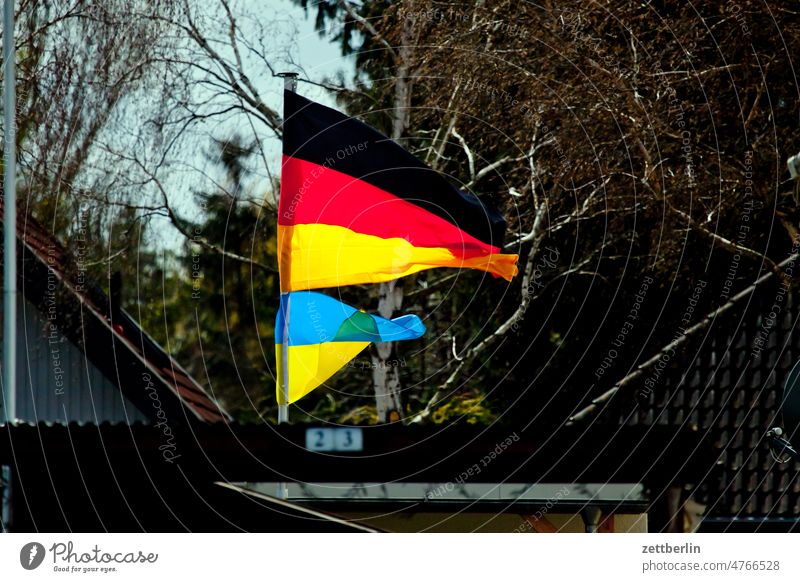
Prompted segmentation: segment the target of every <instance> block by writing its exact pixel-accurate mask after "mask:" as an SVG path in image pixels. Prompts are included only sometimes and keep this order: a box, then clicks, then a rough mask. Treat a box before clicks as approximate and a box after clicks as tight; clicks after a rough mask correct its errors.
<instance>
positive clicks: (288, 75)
mask: <svg viewBox="0 0 800 582" xmlns="http://www.w3.org/2000/svg"><path fill="white" fill-rule="evenodd" d="M299 76H300V75H299V74H298V73H292V72H291V71H283V72H282V73H278V77H281V78H282V79H283V88H284V89H285V90H286V91H291V92H292V93H294V92H295V91H296V90H297V77H299Z"/></svg>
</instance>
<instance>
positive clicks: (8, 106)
mask: <svg viewBox="0 0 800 582" xmlns="http://www.w3.org/2000/svg"><path fill="white" fill-rule="evenodd" d="M14 53H15V46H14V2H12V1H11V0H6V1H5V2H4V3H3V58H4V62H3V68H4V69H5V70H4V71H3V97H4V107H5V111H4V127H3V132H4V141H5V148H4V150H3V163H4V171H3V198H4V200H3V202H4V204H3V207H4V209H5V216H4V224H3V228H4V233H3V244H4V248H3V402H2V405H3V407H4V410H3V413H4V414H3V415H2V416H3V417H5V421H6V422H7V423H9V424H11V423H14V422H15V421H16V418H17V410H16V408H17V404H16V397H17V166H16V161H17V154H16V149H17V137H16V115H15V112H16V104H15V101H16V94H15V93H16V80H15V72H14V58H15V57H14ZM0 420H2V418H0Z"/></svg>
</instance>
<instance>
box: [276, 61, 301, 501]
mask: <svg viewBox="0 0 800 582" xmlns="http://www.w3.org/2000/svg"><path fill="white" fill-rule="evenodd" d="M278 76H279V77H283V88H284V90H285V91H291V92H292V93H294V92H295V91H296V90H297V73H279V74H278ZM290 297H291V296H290V295H289V294H288V293H287V295H286V309H285V311H284V313H283V343H282V345H281V362H282V368H283V385H282V391H283V402H284V404H278V424H279V425H280V424H284V423H287V424H288V422H289V405H288V404H287V403H288V402H289V312H290V308H289V303H290V301H289V298H290ZM278 497H279V498H280V499H288V497H289V485H288V483H278Z"/></svg>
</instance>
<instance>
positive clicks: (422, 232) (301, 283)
mask: <svg viewBox="0 0 800 582" xmlns="http://www.w3.org/2000/svg"><path fill="white" fill-rule="evenodd" d="M284 100H285V101H284V107H285V110H284V112H285V121H284V136H283V167H282V174H281V176H282V177H281V194H280V203H279V208H278V249H279V254H280V266H281V268H280V275H281V291H282V292H284V293H285V292H290V291H298V290H306V289H316V288H323V287H339V286H344V285H353V284H364V283H380V282H382V281H389V280H392V279H396V278H398V277H402V276H405V275H410V274H411V273H416V272H418V271H422V270H424V269H431V268H435V267H455V268H469V269H479V270H482V271H487V272H489V273H491V274H493V275H495V276H499V277H503V278H504V279H508V280H510V279H511V278H512V277H513V276H514V275H515V274H516V273H517V266H516V262H517V255H511V254H502V252H501V246H502V242H503V236H504V234H505V229H506V222H505V219H504V218H503V217H502V216H501V215H500V214H499V213H498V212H497V211H496V210H494V209H492V208H490V207H489V206H487V205H485V204H483V203H482V202H481V201H480V200H479V199H478V198H477V197H476V196H474V195H472V194H469V193H466V192H462V191H459V190H458V189H457V188H455V187H453V186H452V185H451V184H450V183H449V182H448V181H447V180H446V179H445V178H444V177H442V176H441V175H440V174H439V173H437V172H435V171H434V170H432V169H431V168H429V167H428V166H426V165H425V164H424V163H422V162H421V161H419V160H418V159H417V158H415V157H414V156H413V155H412V154H410V153H409V152H407V151H406V150H405V149H403V148H402V147H401V146H399V145H398V144H397V143H395V142H394V141H392V140H390V139H388V138H387V137H386V136H384V135H382V134H381V133H379V132H378V131H376V130H375V129H373V128H372V127H370V126H368V125H366V124H364V123H362V122H361V121H359V120H357V119H354V118H352V117H348V116H346V115H344V114H342V113H339V112H338V111H335V110H333V109H331V108H329V107H325V106H323V105H320V104H319V103H314V102H313V101H309V100H308V99H305V98H303V97H301V96H300V95H298V94H296V93H294V92H292V91H285V92H284Z"/></svg>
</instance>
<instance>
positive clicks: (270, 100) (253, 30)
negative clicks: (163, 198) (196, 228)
mask: <svg viewBox="0 0 800 582" xmlns="http://www.w3.org/2000/svg"><path fill="white" fill-rule="evenodd" d="M198 1H199V2H202V0H198ZM232 7H233V10H234V12H235V13H236V14H237V17H239V24H240V27H241V29H242V32H243V35H244V36H245V37H246V38H248V40H251V42H258V41H260V40H263V42H264V44H265V46H266V50H267V51H268V53H269V54H270V59H269V60H270V64H271V65H272V66H273V68H274V69H275V70H276V71H292V72H297V73H299V74H300V78H301V79H302V78H308V79H310V80H313V81H315V82H322V81H325V80H333V79H337V78H338V77H339V76H341V77H342V78H343V79H344V80H345V81H346V82H350V81H351V80H352V78H353V76H354V74H355V66H354V59H353V58H352V57H343V56H342V54H341V50H340V46H339V43H338V42H336V41H334V40H333V38H332V37H333V34H334V32H333V31H328V32H327V33H326V34H325V35H323V36H320V34H319V33H318V32H317V31H316V30H315V29H314V20H315V12H314V11H313V9H310V10H309V11H308V14H306V13H305V12H304V10H303V9H302V8H300V7H299V6H296V5H295V4H294V3H293V2H291V1H290V0H239V1H238V2H233V3H232ZM262 28H264V29H265V30H264V34H260V32H261V30H262ZM244 60H245V69H246V71H247V73H248V76H249V77H250V79H251V80H252V81H253V83H254V84H255V85H256V87H257V89H258V91H259V93H260V94H261V95H262V97H263V99H264V101H265V102H266V104H267V105H268V106H270V107H272V108H273V109H275V110H276V111H279V112H281V111H282V95H283V80H282V79H280V78H274V77H272V75H271V73H270V71H269V70H268V69H266V68H265V67H264V65H263V63H260V62H257V61H255V60H248V59H247V57H246V55H245V56H244ZM259 71H263V75H259ZM297 90H298V92H299V93H301V94H302V95H304V96H306V97H308V98H310V99H313V100H315V101H320V102H322V103H325V104H326V105H330V106H335V102H334V99H333V95H332V93H331V92H330V91H327V90H325V89H323V88H321V87H317V86H314V85H312V84H309V83H304V82H302V81H301V82H300V83H299V84H298V89H297ZM254 133H255V135H256V136H257V138H258V141H259V143H260V144H261V146H262V148H263V155H259V156H254V157H253V167H252V169H253V170H254V174H253V178H252V179H251V180H250V182H249V183H248V192H247V194H248V195H249V196H251V197H254V198H259V199H260V198H261V197H263V196H265V195H266V196H270V191H271V187H270V181H269V173H273V174H274V175H278V174H279V171H280V147H281V144H280V142H279V140H278V139H277V138H276V137H274V135H272V133H271V132H270V131H269V130H268V129H267V128H266V127H265V126H263V125H262V126H258V125H254V124H253V123H252V120H251V119H248V118H247V117H246V116H244V115H238V116H235V117H227V118H223V119H221V120H219V119H215V120H214V121H213V122H207V123H204V124H202V125H199V126H196V127H195V128H194V129H193V131H192V134H191V136H190V138H188V139H186V140H184V143H183V145H182V146H181V150H180V153H179V155H178V159H177V163H176V164H174V165H173V166H172V167H171V168H170V169H169V171H168V172H167V173H165V175H164V176H162V180H164V181H165V183H167V184H168V186H169V191H170V192H171V194H172V196H171V198H172V201H173V203H174V206H175V207H176V208H177V210H178V211H179V213H180V214H181V215H182V216H185V217H187V218H197V217H199V215H200V213H201V210H200V207H199V206H198V205H197V202H196V200H195V197H194V195H193V192H196V191H208V190H213V189H214V188H215V185H214V181H215V180H217V179H219V178H220V176H221V174H220V167H219V165H218V164H216V163H215V162H214V160H213V158H209V154H210V153H211V152H212V148H211V144H212V140H213V139H222V138H226V137H230V136H233V135H240V136H242V137H243V138H245V139H246V140H249V139H252V137H253V135H254ZM264 160H266V168H265V163H264ZM267 168H268V169H269V172H268V171H267ZM165 220H166V219H165ZM153 226H155V229H154V232H155V233H156V240H155V241H152V242H153V243H154V244H155V245H156V246H162V245H163V246H166V247H167V248H172V249H174V250H178V248H179V247H180V245H181V244H182V242H183V241H182V238H181V236H180V235H179V234H177V233H176V232H175V231H174V229H172V228H171V227H168V225H167V224H166V223H165V224H164V225H159V224H154V225H153Z"/></svg>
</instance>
